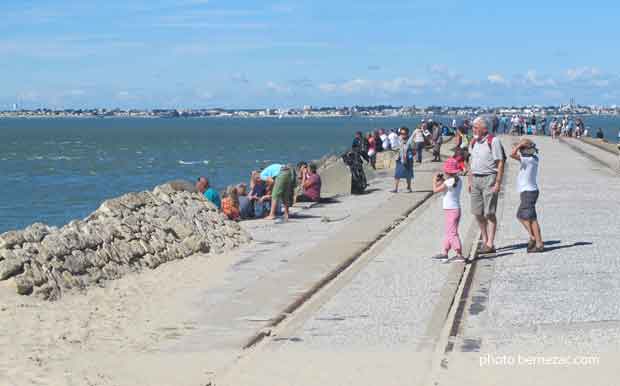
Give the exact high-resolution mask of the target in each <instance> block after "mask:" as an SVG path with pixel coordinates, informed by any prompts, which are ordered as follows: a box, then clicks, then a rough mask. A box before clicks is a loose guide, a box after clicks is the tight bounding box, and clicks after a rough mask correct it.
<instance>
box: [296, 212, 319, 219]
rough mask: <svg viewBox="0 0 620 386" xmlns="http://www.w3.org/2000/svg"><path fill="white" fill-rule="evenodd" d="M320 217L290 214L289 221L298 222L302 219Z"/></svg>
mask: <svg viewBox="0 0 620 386" xmlns="http://www.w3.org/2000/svg"><path fill="white" fill-rule="evenodd" d="M321 217H322V216H315V215H312V214H305V213H291V214H290V215H289V218H290V219H295V220H299V219H304V218H321Z"/></svg>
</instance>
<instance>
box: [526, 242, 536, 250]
mask: <svg viewBox="0 0 620 386" xmlns="http://www.w3.org/2000/svg"><path fill="white" fill-rule="evenodd" d="M535 246H536V240H530V241H528V242H527V251H528V252H529V251H530V249H532V248H534V247H535Z"/></svg>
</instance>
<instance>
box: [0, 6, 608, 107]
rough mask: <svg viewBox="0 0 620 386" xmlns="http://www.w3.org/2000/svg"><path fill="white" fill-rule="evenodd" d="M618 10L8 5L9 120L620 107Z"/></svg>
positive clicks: (5, 87)
mask: <svg viewBox="0 0 620 386" xmlns="http://www.w3.org/2000/svg"><path fill="white" fill-rule="evenodd" d="M619 20H620V2H618V1H597V0H592V1H579V2H576V1H567V0H564V1H561V2H560V1H555V0H545V1H542V0H537V1H531V0H521V1H518V2H515V1H511V2H505V1H464V0H461V1H456V0H438V1H415V0H410V1H395V0H383V1H381V2H378V1H370V0H357V1H354V0H331V1H325V0H282V1H278V0H273V1H272V0H262V1H248V0H238V1H235V0H228V1H223V0H149V1H147V0H105V1H103V0H90V1H83V2H76V1H68V0H36V1H34V0H2V12H1V13H0V110H4V109H9V108H11V107H12V106H13V104H14V103H19V106H20V107H23V108H39V107H48V108H87V107H107V108H114V107H120V108H211V107H225V108H264V107H281V108H288V107H301V106H304V105H313V106H345V105H346V106H350V105H355V104H357V105H376V104H393V105H417V106H429V105H476V106H498V105H526V104H541V105H558V104H561V103H568V102H569V100H570V98H571V97H574V98H575V100H576V102H577V103H579V104H585V105H590V104H602V105H608V106H609V105H616V104H618V105H620V51H619V50H618V42H619V41H620V22H619Z"/></svg>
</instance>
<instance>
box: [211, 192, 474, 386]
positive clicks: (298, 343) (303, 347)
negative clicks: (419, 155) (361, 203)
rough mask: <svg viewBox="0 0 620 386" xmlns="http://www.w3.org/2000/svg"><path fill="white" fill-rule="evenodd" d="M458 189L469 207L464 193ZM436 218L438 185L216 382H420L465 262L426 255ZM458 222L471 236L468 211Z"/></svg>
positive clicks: (437, 229) (435, 243)
mask: <svg viewBox="0 0 620 386" xmlns="http://www.w3.org/2000/svg"><path fill="white" fill-rule="evenodd" d="M463 198H464V200H463V211H464V213H468V212H469V200H467V199H466V198H467V197H466V195H465V193H464V194H463ZM443 225H444V217H443V210H442V201H441V197H440V196H439V195H436V196H434V197H433V198H432V199H430V200H429V201H428V202H427V203H425V204H424V205H423V206H422V207H420V208H418V209H417V210H416V211H415V212H414V213H413V214H412V215H411V216H410V217H409V218H408V219H407V220H406V221H405V222H404V223H403V224H401V225H400V226H399V227H398V228H397V229H396V230H395V231H393V232H392V233H391V234H390V235H389V236H388V237H387V238H386V239H385V240H382V241H381V243H379V244H378V245H376V247H375V248H373V250H371V251H369V253H368V254H367V255H366V256H365V257H364V258H363V259H362V260H361V261H359V262H357V263H356V265H355V266H353V267H352V268H351V271H350V272H347V273H346V274H344V275H343V277H339V279H338V282H337V283H334V284H333V285H331V286H330V287H328V288H326V289H325V291H323V292H321V293H320V294H318V295H317V296H316V298H314V299H312V301H310V302H309V304H306V305H304V307H303V308H302V309H301V310H300V311H299V313H297V314H296V315H295V316H294V317H293V318H292V319H291V320H290V321H289V322H288V323H286V325H285V326H283V327H282V328H281V329H279V330H277V331H276V333H275V335H274V336H272V337H271V338H270V340H269V342H268V343H266V344H265V345H264V346H263V347H262V348H259V349H258V350H257V352H255V353H253V354H250V355H251V356H252V358H251V359H249V360H247V361H242V363H241V364H240V368H235V369H233V371H231V372H230V373H229V374H227V376H224V377H222V378H218V379H217V380H216V382H215V384H216V385H218V386H219V385H266V384H269V385H316V384H321V385H370V384H381V385H392V384H394V385H403V384H420V383H421V382H423V381H424V379H425V378H426V377H427V376H428V375H429V372H430V371H431V365H432V360H433V355H434V347H435V345H436V343H437V340H438V338H439V335H440V332H441V327H442V325H443V323H444V321H445V318H446V317H447V314H448V311H449V307H450V302H449V301H447V302H446V300H449V299H451V297H450V294H453V293H454V292H455V291H456V289H457V285H458V281H459V279H460V276H461V274H462V272H463V268H464V264H463V263H451V264H446V263H443V262H441V261H437V260H433V259H431V256H433V255H435V254H436V253H438V252H439V251H440V246H441V240H442V238H443ZM460 229H461V233H462V238H463V239H464V241H465V243H468V244H469V245H471V243H472V241H473V232H471V229H473V227H472V223H471V216H468V215H466V216H465V217H464V221H462V222H461V226H460ZM466 249H468V248H466ZM414 368H415V369H417V371H413V369H414Z"/></svg>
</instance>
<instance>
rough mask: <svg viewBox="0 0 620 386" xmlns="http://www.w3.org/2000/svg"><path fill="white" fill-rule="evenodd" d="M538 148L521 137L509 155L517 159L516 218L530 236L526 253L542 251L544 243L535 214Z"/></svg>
mask: <svg viewBox="0 0 620 386" xmlns="http://www.w3.org/2000/svg"><path fill="white" fill-rule="evenodd" d="M537 153H538V150H537V149H536V145H535V144H534V142H532V141H531V140H529V139H522V140H521V141H520V142H519V143H518V144H517V145H515V146H514V147H513V149H512V153H511V154H510V157H511V158H513V159H515V160H517V161H519V162H520V164H521V166H520V169H519V177H518V179H517V188H518V189H519V194H520V196H521V204H520V205H519V209H518V210H517V219H518V220H519V221H520V222H521V224H523V226H524V227H525V230H527V233H528V234H529V236H530V239H529V241H528V243H527V251H528V253H539V252H544V250H545V248H544V244H543V241H542V236H541V232H540V224H539V223H538V217H537V215H536V201H538V195H539V190H538V162H539V159H538V155H537Z"/></svg>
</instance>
